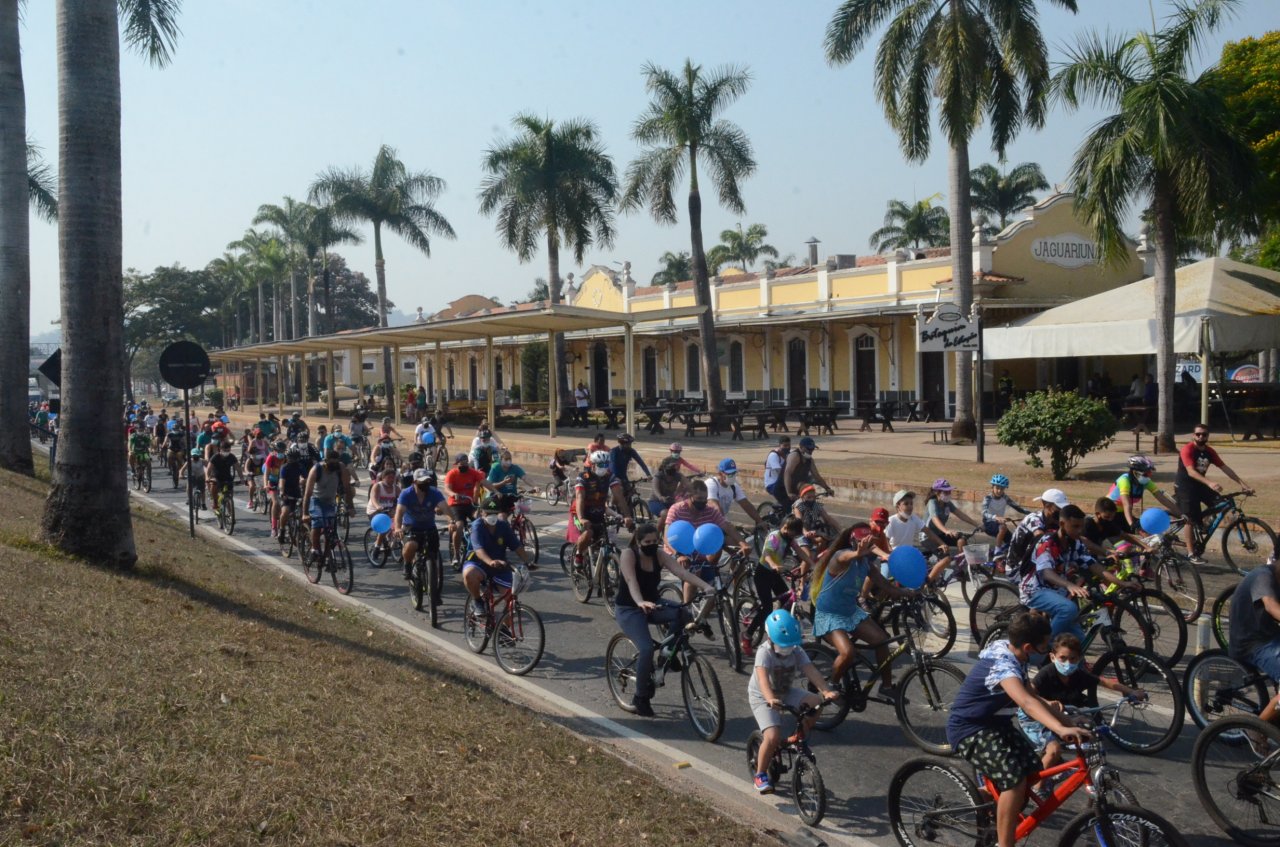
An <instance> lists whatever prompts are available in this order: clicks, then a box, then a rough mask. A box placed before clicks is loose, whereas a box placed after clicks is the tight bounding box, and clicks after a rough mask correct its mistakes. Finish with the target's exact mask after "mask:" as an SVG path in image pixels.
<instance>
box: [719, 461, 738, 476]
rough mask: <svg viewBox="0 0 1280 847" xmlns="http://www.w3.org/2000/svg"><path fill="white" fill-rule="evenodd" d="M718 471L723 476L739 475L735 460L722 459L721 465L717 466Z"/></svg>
mask: <svg viewBox="0 0 1280 847" xmlns="http://www.w3.org/2000/svg"><path fill="white" fill-rule="evenodd" d="M716 470H718V471H720V473H723V474H731V473H737V472H738V463H737V462H735V461H734V460H733V459H721V460H720V464H718V465H716Z"/></svg>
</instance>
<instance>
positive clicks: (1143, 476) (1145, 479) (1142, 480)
mask: <svg viewBox="0 0 1280 847" xmlns="http://www.w3.org/2000/svg"><path fill="white" fill-rule="evenodd" d="M1134 478H1135V479H1137V480H1138V482H1139V483H1141V484H1142V485H1146V484H1147V483H1148V482H1150V481H1151V477H1149V476H1147V475H1146V474H1138V475H1137V476H1136V477H1134Z"/></svg>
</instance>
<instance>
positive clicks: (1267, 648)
mask: <svg viewBox="0 0 1280 847" xmlns="http://www.w3.org/2000/svg"><path fill="white" fill-rule="evenodd" d="M1227 644H1228V647H1227V652H1228V654H1229V655H1230V656H1231V658H1233V659H1235V660H1236V661H1237V662H1244V663H1247V664H1250V665H1253V666H1254V667H1256V668H1257V669H1258V670H1260V671H1262V672H1263V673H1265V674H1266V675H1267V676H1269V677H1271V678H1272V679H1273V680H1277V681H1280V561H1276V562H1273V563H1272V564H1271V565H1269V566H1266V567H1261V568H1255V569H1254V570H1253V571H1252V572H1250V573H1249V575H1248V576H1246V577H1245V578H1244V579H1242V580H1240V584H1239V585H1237V586H1236V590H1235V593H1234V594H1232V595H1231V623H1230V629H1229V632H1228V636H1227ZM1278 710H1280V703H1278V702H1277V700H1276V699H1274V698H1273V699H1272V700H1271V701H1270V702H1268V703H1267V705H1266V707H1264V708H1263V710H1262V714H1260V715H1259V716H1258V717H1260V718H1262V719H1263V720H1264V721H1275V720H1276V717H1277V711H1278Z"/></svg>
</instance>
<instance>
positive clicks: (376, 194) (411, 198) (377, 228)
mask: <svg viewBox="0 0 1280 847" xmlns="http://www.w3.org/2000/svg"><path fill="white" fill-rule="evenodd" d="M444 189H445V182H444V180H443V179H441V178H440V177H438V176H434V175H433V174H431V173H429V172H428V171H418V172H411V171H410V170H409V169H408V168H406V167H405V165H404V162H401V161H400V159H399V158H397V157H396V151H395V149H394V148H392V147H388V146H387V145H385V144H384V145H382V146H381V147H379V148H378V153H377V155H376V156H374V157H373V167H372V168H370V169H369V170H368V171H364V170H361V169H360V168H349V169H345V170H344V169H341V168H330V169H329V170H327V171H325V172H324V173H322V174H321V175H320V176H319V177H318V178H317V179H316V181H315V182H314V183H313V184H312V186H311V192H310V198H311V202H312V203H315V204H317V205H321V206H329V207H331V208H332V209H333V215H334V220H336V221H339V222H342V223H357V222H358V223H368V224H370V225H372V226H373V258H374V262H373V267H374V271H375V272H376V275H377V278H378V325H379V326H386V325H387V315H388V314H389V312H388V307H387V265H386V261H385V260H384V259H383V257H382V228H383V227H386V228H387V229H388V230H390V231H391V232H394V233H395V234H396V235H398V236H400V237H401V238H403V239H404V240H405V241H407V242H409V244H410V245H412V246H413V247H414V248H416V249H417V250H419V251H421V252H422V254H423V255H424V256H427V257H428V258H429V257H430V256H431V236H433V235H438V236H440V237H442V238H455V237H456V236H455V234H454V231H453V227H452V226H451V225H450V224H449V221H448V220H447V219H446V218H445V216H444V215H442V214H440V212H438V211H437V210H436V207H435V201H436V198H438V197H439V196H440V194H441V192H443V191H444ZM382 368H383V371H382V372H383V374H384V375H385V377H386V378H388V379H391V378H393V377H391V375H392V374H394V373H395V371H394V370H392V368H391V348H390V347H383V348H382Z"/></svg>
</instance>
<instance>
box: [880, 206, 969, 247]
mask: <svg viewBox="0 0 1280 847" xmlns="http://www.w3.org/2000/svg"><path fill="white" fill-rule="evenodd" d="M941 196H942V195H941V194H934V195H933V196H932V197H926V198H924V199H923V200H917V201H916V202H915V203H912V204H911V205H909V206H908V205H907V204H906V203H904V202H902V201H901V200H890V201H889V204H888V208H887V209H886V210H885V213H884V226H882V227H880V228H879V229H877V230H876V231H875V232H873V233H871V242H870V243H871V249H873V250H875V251H876V252H877V253H886V252H888V251H890V250H903V249H906V248H908V247H910V248H912V249H914V250H919V249H920V242H922V241H923V242H924V246H926V247H942V246H944V245H946V244H948V243H950V240H951V217H950V216H949V215H948V214H947V210H946V208H945V207H943V206H935V205H933V201H934V198H937V197H941Z"/></svg>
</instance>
